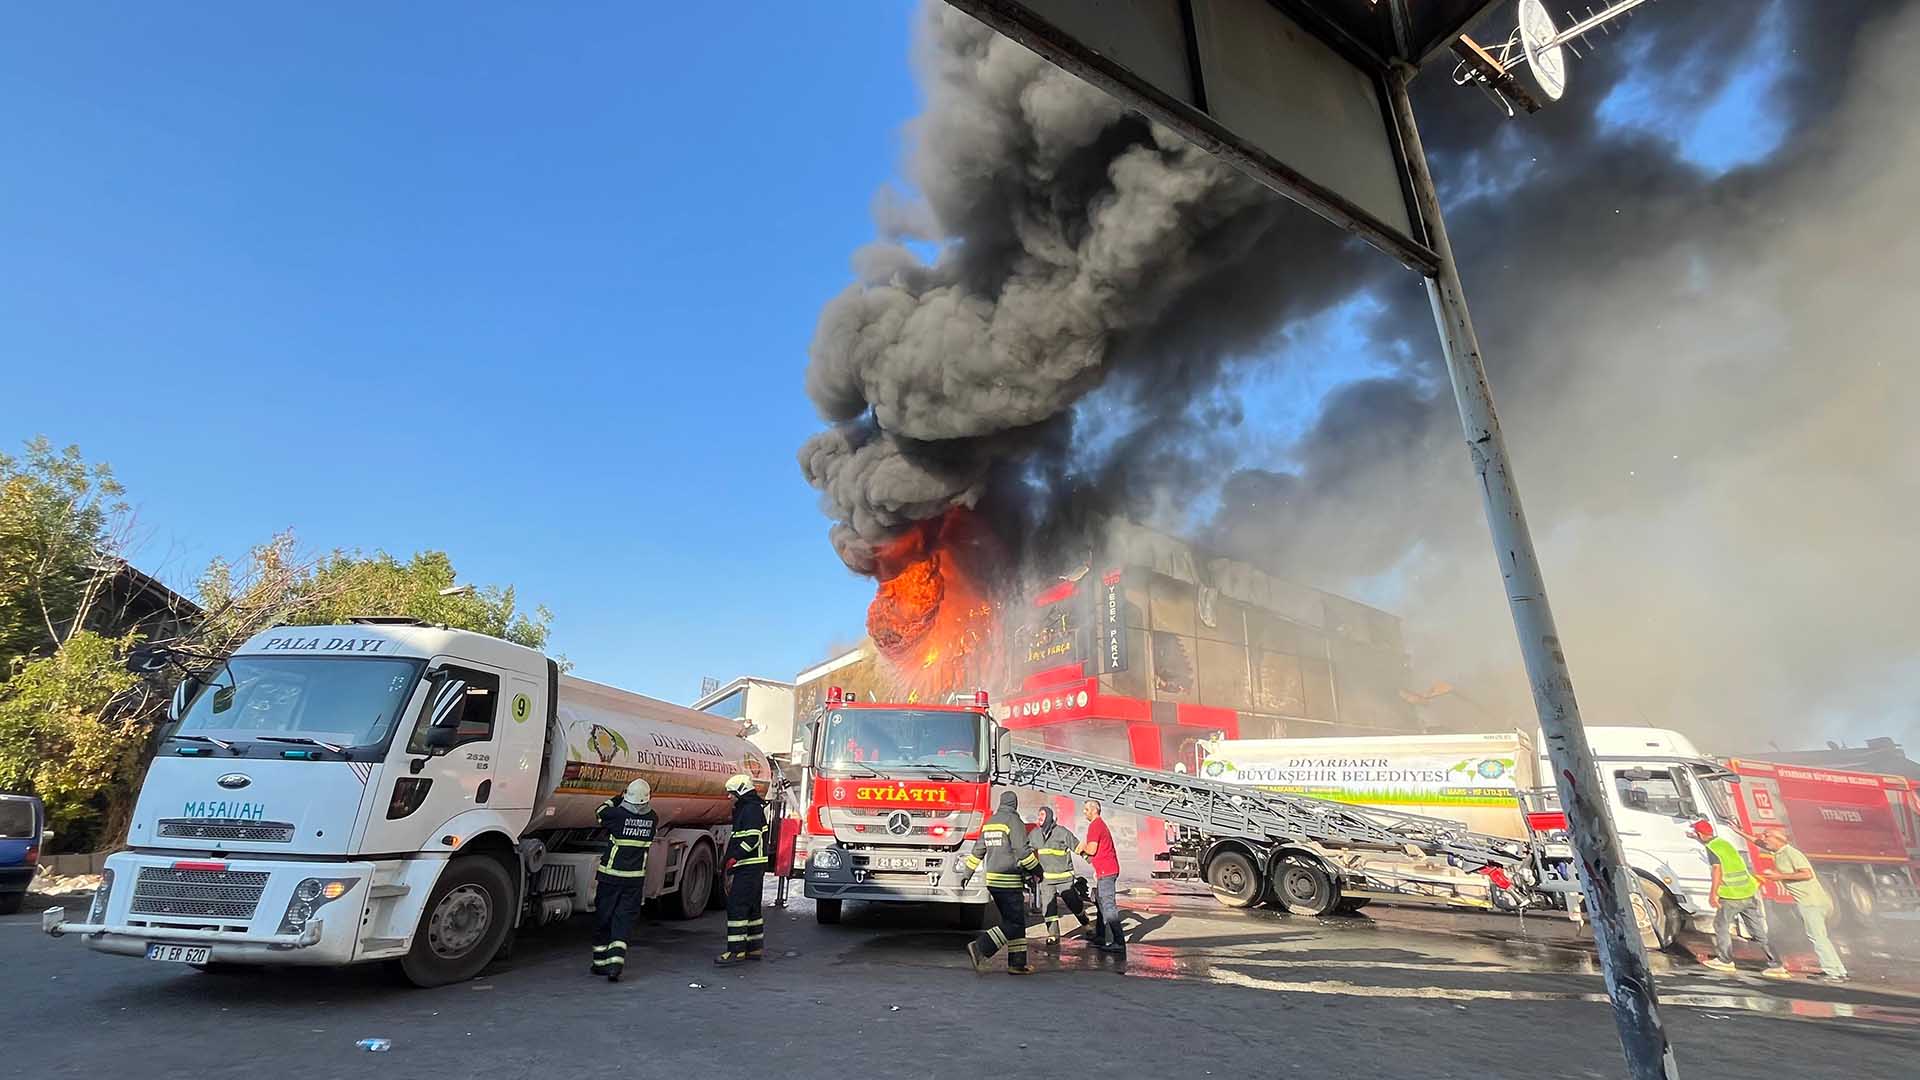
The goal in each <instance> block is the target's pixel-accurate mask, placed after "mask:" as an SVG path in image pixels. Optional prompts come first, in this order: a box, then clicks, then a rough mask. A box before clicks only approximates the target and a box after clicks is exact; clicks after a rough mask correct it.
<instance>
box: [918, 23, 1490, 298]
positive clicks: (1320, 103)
mask: <svg viewBox="0 0 1920 1080" xmlns="http://www.w3.org/2000/svg"><path fill="white" fill-rule="evenodd" d="M949 2H950V3H951V4H952V5H953V6H954V7H957V8H959V9H961V10H963V11H965V12H967V13H968V14H970V15H972V16H974V17H975V18H977V19H979V20H980V21H981V22H984V23H986V24H987V25H988V26H991V27H993V28H994V29H995V30H998V31H999V32H1000V33H1002V34H1004V35H1006V36H1007V37H1009V38H1012V39H1013V40H1015V41H1018V42H1019V43H1021V44H1022V45H1024V46H1026V47H1027V48H1029V49H1032V50H1033V51H1034V52H1036V53H1039V54H1040V55H1041V56H1043V57H1045V58H1046V59H1048V60H1049V61H1052V62H1053V63H1054V64H1056V65H1058V66H1059V67H1061V68H1064V69H1065V70H1067V71H1070V72H1072V73H1073V74H1075V75H1078V76H1079V77H1080V78H1082V79H1085V80H1086V81H1087V82H1089V83H1092V84H1093V85H1095V86H1098V87H1100V88H1102V89H1104V90H1106V91H1107V92H1108V93H1110V94H1112V95H1114V96H1115V97H1116V98H1118V99H1120V100H1121V101H1123V102H1125V103H1126V104H1127V105H1128V106H1129V107H1131V108H1134V109H1136V110H1138V111H1139V112H1141V113H1142V114H1143V115H1145V116H1147V117H1150V118H1151V119H1153V120H1155V121H1158V122H1159V123H1162V124H1165V125H1166V126H1168V127H1170V128H1172V129H1173V130H1175V131H1177V132H1179V133H1180V134H1181V135H1183V136H1185V137H1186V138H1187V139H1188V140H1189V141H1191V142H1193V143H1194V144H1196V145H1198V146H1200V147H1201V148H1203V149H1205V150H1207V151H1209V152H1211V153H1213V154H1215V155H1217V156H1219V157H1220V158H1222V159H1223V160H1226V161H1228V162H1230V163H1232V164H1233V165H1234V166H1236V167H1237V168H1239V169H1240V170H1241V171H1242V172H1245V173H1246V174H1247V175H1249V176H1251V177H1252V178H1253V179H1255V180H1257V181H1259V182H1260V183H1262V184H1264V185H1265V186H1267V187H1268V188H1271V189H1272V190H1274V191H1276V192H1278V193H1280V194H1281V195H1284V196H1286V197H1287V198H1289V199H1292V200H1293V201H1294V202H1297V203H1299V204H1300V205H1302V206H1305V207H1307V208H1308V209H1310V210H1312V211H1313V212H1315V213H1317V214H1319V215H1320V216H1321V217H1323V218H1325V219H1327V220H1328V221H1330V222H1332V223H1334V224H1335V225H1338V226H1340V227H1341V228H1343V229H1346V230H1348V231H1349V232H1352V233H1353V234H1355V235H1356V236H1359V237H1360V238H1362V239H1364V240H1366V241H1367V242H1368V243H1370V244H1372V245H1373V246H1375V247H1377V248H1379V249H1380V250H1382V251H1384V252H1386V253H1387V254H1389V255H1392V256H1393V257H1394V258H1396V259H1398V260H1399V261H1400V262H1401V263H1403V264H1404V265H1406V266H1407V267H1409V268H1410V269H1414V270H1418V271H1420V272H1421V273H1423V274H1428V275H1431V274H1433V273H1435V272H1436V271H1437V269H1438V267H1439V256H1438V255H1437V254H1436V253H1435V251H1434V248H1433V244H1432V242H1431V240H1430V237H1429V230H1428V228H1427V225H1426V223H1425V221H1424V220H1423V218H1422V216H1421V213H1420V211H1419V209H1418V207H1417V205H1416V203H1415V200H1414V198H1413V189H1412V179H1411V176H1410V174H1409V172H1408V166H1407V162H1406V153H1405V147H1404V146H1403V145H1402V143H1401V137H1400V134H1399V131H1398V129H1397V125H1396V123H1395V121H1394V119H1393V116H1392V110H1391V107H1390V100H1389V99H1390V92H1389V88H1388V83H1389V79H1390V78H1391V77H1393V76H1394V74H1395V69H1396V67H1399V68H1402V69H1404V68H1406V67H1409V66H1411V67H1417V66H1419V64H1420V63H1421V62H1422V61H1424V60H1425V59H1427V58H1428V57H1429V56H1432V55H1434V54H1435V53H1438V52H1444V51H1446V49H1447V48H1448V46H1449V45H1450V43H1451V42H1452V41H1453V39H1454V38H1455V37H1456V36H1458V35H1459V33H1460V32H1461V31H1462V30H1463V29H1464V28H1465V27H1466V26H1467V25H1468V24H1470V23H1472V22H1473V21H1474V20H1475V19H1478V18H1479V17H1480V16H1481V15H1483V14H1485V12H1486V11H1487V9H1488V8H1490V7H1492V6H1493V3H1494V0H949ZM1276 102H1287V103H1298V104H1299V106H1300V107H1298V108H1275V107H1274V106H1275V103H1276Z"/></svg>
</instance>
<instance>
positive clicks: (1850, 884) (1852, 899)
mask: <svg viewBox="0 0 1920 1080" xmlns="http://www.w3.org/2000/svg"><path fill="white" fill-rule="evenodd" d="M1839 881H1840V891H1839V897H1840V903H1841V905H1842V906H1843V907H1844V908H1845V909H1846V910H1847V912H1848V916H1849V918H1851V919H1852V920H1853V925H1855V926H1865V925H1867V924H1868V923H1870V922H1872V921H1873V917H1874V914H1875V912H1876V911H1877V910H1878V908H1879V904H1878V899H1879V898H1878V897H1876V896H1875V895H1874V892H1873V881H1872V880H1871V879H1870V878H1868V877H1867V876H1866V875H1865V874H1860V873H1842V874H1840V875H1839Z"/></svg>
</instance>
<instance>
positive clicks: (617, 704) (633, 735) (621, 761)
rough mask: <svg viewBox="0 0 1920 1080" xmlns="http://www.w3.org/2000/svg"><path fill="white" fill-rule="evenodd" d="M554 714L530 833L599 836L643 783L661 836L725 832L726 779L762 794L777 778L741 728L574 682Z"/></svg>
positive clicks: (567, 681) (565, 679)
mask: <svg viewBox="0 0 1920 1080" xmlns="http://www.w3.org/2000/svg"><path fill="white" fill-rule="evenodd" d="M555 712H556V716H555V719H554V720H553V722H552V724H551V725H550V726H549V728H548V730H547V754H546V762H545V765H544V768H543V771H542V775H541V778H540V792H541V799H540V802H539V804H538V805H536V806H535V807H534V811H533V817H532V820H531V821H529V822H528V824H527V831H529V832H545V831H548V830H552V829H585V828H592V827H594V825H595V824H596V821H595V817H594V814H595V812H596V811H597V810H599V808H600V804H602V803H604V802H606V800H607V799H609V798H611V797H613V796H616V795H619V794H620V793H621V792H623V791H625V790H626V789H627V784H628V783H630V782H632V781H633V780H636V779H639V780H645V781H646V782H647V783H648V784H649V785H651V786H652V788H653V808H654V810H655V812H657V813H658V814H659V815H660V826H661V827H662V828H667V827H670V826H680V825H716V824H721V823H724V822H725V821H726V820H727V819H728V817H729V816H730V814H731V812H732V804H731V800H730V799H729V798H728V796H727V793H726V782H727V777H729V776H732V775H734V774H735V773H745V774H747V775H748V776H751V777H753V779H754V782H755V784H756V785H758V787H759V788H760V791H761V793H762V794H765V793H766V791H767V785H768V783H769V781H770V779H771V777H772V776H773V770H772V768H771V767H770V766H769V763H768V761H767V756H766V755H765V754H764V753H762V752H761V751H760V749H759V748H758V747H756V746H754V745H753V744H752V743H751V742H748V741H747V739H746V738H745V737H744V736H743V735H741V734H740V732H741V730H742V725H741V724H740V722H739V721H736V720H729V719H726V718H725V717H720V716H714V715H711V714H709V713H703V712H697V711H695V710H693V709H689V708H687V707H685V706H683V705H674V704H672V703H670V702H665V701H660V700H657V699H655V698H650V697H646V696H644V695H641V694H635V693H631V692H629V691H626V690H619V689H616V688H614V687H611V686H605V685H602V684H600V683H595V682H588V681H587V680H585V679H576V678H573V677H572V676H568V675H563V676H561V677H560V698H559V705H558V708H557V709H556V710H555Z"/></svg>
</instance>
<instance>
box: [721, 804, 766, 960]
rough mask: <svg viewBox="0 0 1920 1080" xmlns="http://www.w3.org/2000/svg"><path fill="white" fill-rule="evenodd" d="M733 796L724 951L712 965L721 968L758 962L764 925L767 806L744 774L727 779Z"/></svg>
mask: <svg viewBox="0 0 1920 1080" xmlns="http://www.w3.org/2000/svg"><path fill="white" fill-rule="evenodd" d="M727 794H729V795H731V796H733V836H732V837H731V838H730V839H729V840H728V841H727V861H726V864H725V866H724V870H725V872H726V875H727V950H726V951H725V952H723V953H721V954H720V956H719V958H718V959H716V960H714V963H716V964H719V965H720V966H722V967H731V966H732V965H734V964H743V963H745V962H747V961H748V960H758V959H760V951H761V949H762V948H763V947H764V946H765V944H766V936H767V923H766V920H765V919H763V918H761V917H760V892H761V887H762V882H763V881H764V880H765V878H766V875H767V804H766V801H765V800H763V799H761V798H760V793H759V792H758V791H756V790H755V789H754V786H753V778H752V777H750V776H748V775H747V774H746V773H734V774H733V775H732V776H729V777H727Z"/></svg>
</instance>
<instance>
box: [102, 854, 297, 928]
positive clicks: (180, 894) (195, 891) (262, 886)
mask: <svg viewBox="0 0 1920 1080" xmlns="http://www.w3.org/2000/svg"><path fill="white" fill-rule="evenodd" d="M266 888H267V874H266V871H264V870H175V869H173V868H172V867H167V866H143V867H141V868H140V877H139V879H138V880H137V881H135V883H134V886H133V906H132V908H131V911H132V912H133V914H135V915H165V916H183V915H190V916H195V917H198V918H207V919H232V920H240V921H245V920H250V919H252V918H253V911H254V909H255V908H257V907H259V906H260V894H261V893H263V892H265V891H266Z"/></svg>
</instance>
